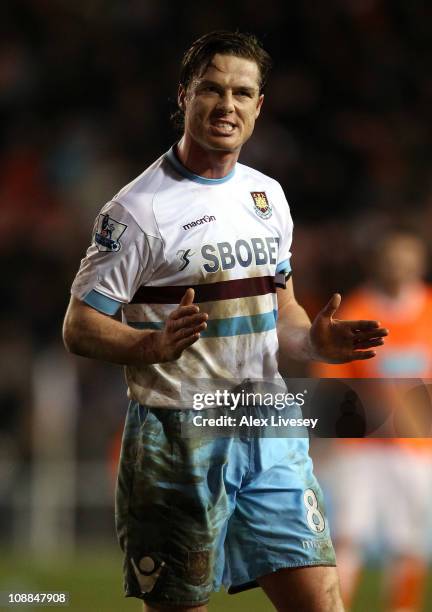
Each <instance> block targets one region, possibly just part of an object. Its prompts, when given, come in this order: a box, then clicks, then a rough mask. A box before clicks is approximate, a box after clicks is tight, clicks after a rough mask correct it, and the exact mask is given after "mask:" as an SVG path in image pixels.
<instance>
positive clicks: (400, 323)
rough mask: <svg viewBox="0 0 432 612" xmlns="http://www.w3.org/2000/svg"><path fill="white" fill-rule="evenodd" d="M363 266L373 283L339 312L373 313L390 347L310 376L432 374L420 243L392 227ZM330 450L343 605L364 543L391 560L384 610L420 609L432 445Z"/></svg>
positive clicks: (378, 442)
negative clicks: (386, 330)
mask: <svg viewBox="0 0 432 612" xmlns="http://www.w3.org/2000/svg"><path fill="white" fill-rule="evenodd" d="M365 263H366V266H367V267H366V270H367V273H368V276H369V278H368V279H367V281H366V282H365V283H364V284H363V285H362V286H360V287H358V288H357V289H356V290H354V291H353V292H352V294H351V295H349V296H347V298H346V299H345V300H344V301H343V304H342V306H341V309H340V314H341V316H343V317H345V318H348V319H350V318H357V317H366V318H367V317H368V316H370V315H371V313H373V314H374V316H376V317H377V318H378V319H379V321H380V323H381V324H382V325H384V326H386V327H388V328H389V329H391V334H390V336H389V337H388V339H387V341H386V346H385V347H383V349H382V350H381V351H379V354H378V355H377V357H376V358H375V359H374V360H372V361H363V362H360V361H358V362H352V363H349V364H343V365H330V364H321V363H320V364H318V363H317V364H315V365H314V366H313V374H314V376H316V377H329V378H432V325H431V321H432V287H430V286H428V285H427V284H425V282H424V281H423V278H424V276H425V273H426V264H427V251H426V246H425V244H424V242H423V241H422V240H421V239H420V238H419V237H418V236H417V235H415V234H414V233H412V232H411V231H408V230H405V229H394V230H391V231H387V232H386V233H385V234H384V235H383V236H382V238H381V239H379V240H378V241H375V243H374V244H373V248H372V249H370V252H369V257H367V258H366V262H365ZM429 412H430V406H429ZM407 423H409V421H407ZM421 431H422V430H420V434H419V433H417V435H422V433H421ZM401 433H402V432H401ZM426 433H427V432H426ZM406 435H407V436H411V435H416V433H415V431H414V429H413V430H411V431H408V433H407V434H406ZM333 453H334V454H333V457H332V459H331V461H330V462H329V463H328V465H327V473H326V480H328V487H329V490H330V491H331V492H332V499H333V502H334V506H335V507H334V513H335V516H334V521H333V529H334V534H335V548H336V552H337V555H338V563H339V568H340V569H339V573H340V579H341V588H342V594H343V598H344V600H345V603H346V605H347V606H348V607H349V606H350V604H351V602H352V600H353V596H354V593H355V590H356V587H357V584H358V582H359V577H360V573H361V569H362V566H363V563H364V561H365V557H366V549H367V547H368V546H369V547H370V546H375V547H376V546H377V544H381V545H382V546H383V547H384V548H383V551H384V553H385V558H386V560H387V561H388V563H387V564H386V575H385V583H384V586H385V591H386V593H385V600H386V605H387V607H386V609H388V610H391V611H392V612H396V611H397V612H418V611H419V610H421V609H422V599H423V594H424V589H425V579H426V572H427V565H426V564H427V553H428V544H429V545H430V543H429V542H428V539H429V528H430V521H429V515H430V504H431V502H432V496H431V484H432V479H431V471H432V441H431V439H430V438H420V437H419V438H415V437H407V438H393V439H392V438H389V439H379V438H368V439H364V440H355V439H352V440H343V441H342V440H341V441H339V442H336V443H335V448H334V449H333ZM323 476H324V474H323Z"/></svg>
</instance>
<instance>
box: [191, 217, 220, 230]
mask: <svg viewBox="0 0 432 612" xmlns="http://www.w3.org/2000/svg"><path fill="white" fill-rule="evenodd" d="M211 221H216V217H215V216H214V215H204V217H201V219H197V220H196V221H191V222H190V223H186V225H183V229H184V230H185V231H186V230H190V229H192V228H193V227H196V226H197V225H202V224H203V223H210V222H211Z"/></svg>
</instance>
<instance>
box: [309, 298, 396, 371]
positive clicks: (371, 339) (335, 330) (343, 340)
mask: <svg viewBox="0 0 432 612" xmlns="http://www.w3.org/2000/svg"><path fill="white" fill-rule="evenodd" d="M341 301H342V298H341V296H340V294H339V293H335V294H334V295H333V296H332V298H331V299H330V301H329V302H328V304H327V305H326V306H325V307H324V308H323V309H322V310H321V312H319V313H318V315H317V316H316V318H315V320H314V322H313V323H312V327H311V329H310V342H311V348H312V353H313V355H314V357H315V359H318V360H319V361H325V362H327V363H345V362H348V361H354V360H358V359H371V358H372V357H375V355H376V351H374V350H372V349H373V347H379V346H381V345H382V344H384V340H383V338H384V337H385V336H387V335H388V333H389V332H388V330H387V329H385V328H383V327H380V324H379V322H378V321H362V320H360V321H341V320H340V319H335V318H334V315H335V314H336V311H337V310H338V308H339V306H340V303H341Z"/></svg>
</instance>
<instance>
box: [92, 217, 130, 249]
mask: <svg viewBox="0 0 432 612" xmlns="http://www.w3.org/2000/svg"><path fill="white" fill-rule="evenodd" d="M126 228H127V225H125V224H124V223H120V222H119V221H116V220H115V219H113V218H112V217H110V216H109V215H103V214H101V215H99V218H98V220H97V224H96V232H95V243H96V246H97V248H98V250H99V251H111V252H112V253H117V251H120V249H121V246H122V245H121V242H120V238H121V236H122V235H123V234H124V232H125V231H126Z"/></svg>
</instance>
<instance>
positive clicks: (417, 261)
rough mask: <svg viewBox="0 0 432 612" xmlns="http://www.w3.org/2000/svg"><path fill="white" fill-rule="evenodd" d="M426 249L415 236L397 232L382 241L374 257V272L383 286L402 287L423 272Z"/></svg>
mask: <svg viewBox="0 0 432 612" xmlns="http://www.w3.org/2000/svg"><path fill="white" fill-rule="evenodd" d="M425 264H426V251H425V247H424V245H423V243H422V242H421V240H420V239H418V238H416V237H415V236H411V235H405V234H397V235H394V236H391V237H389V238H388V239H387V240H385V241H384V244H383V245H382V246H381V249H380V251H379V253H378V256H377V257H376V259H375V264H374V265H375V274H376V277H377V278H378V280H379V281H381V283H382V284H383V285H385V286H390V287H393V286H395V287H402V286H404V285H406V284H410V283H412V282H416V281H419V280H420V279H421V278H422V277H423V275H424V273H425Z"/></svg>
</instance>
